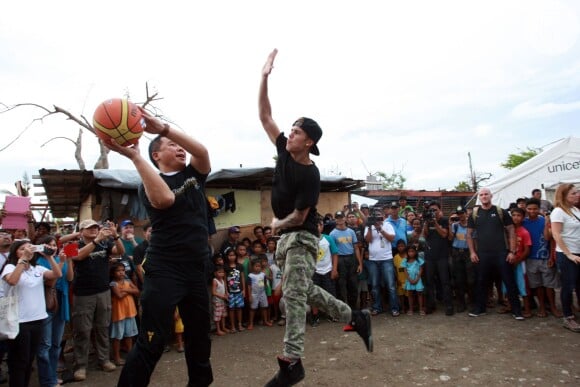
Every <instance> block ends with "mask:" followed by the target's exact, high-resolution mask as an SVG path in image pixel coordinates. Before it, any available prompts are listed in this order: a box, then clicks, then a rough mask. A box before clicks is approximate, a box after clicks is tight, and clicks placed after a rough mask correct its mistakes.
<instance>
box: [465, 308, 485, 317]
mask: <svg viewBox="0 0 580 387" xmlns="http://www.w3.org/2000/svg"><path fill="white" fill-rule="evenodd" d="M486 314H487V313H485V312H481V311H479V310H477V309H476V310H473V311H471V312H469V317H480V316H485V315H486Z"/></svg>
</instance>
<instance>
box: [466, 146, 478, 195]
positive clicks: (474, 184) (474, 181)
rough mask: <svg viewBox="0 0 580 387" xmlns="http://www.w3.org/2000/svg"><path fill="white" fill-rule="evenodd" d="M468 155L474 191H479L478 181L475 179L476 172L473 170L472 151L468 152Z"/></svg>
mask: <svg viewBox="0 0 580 387" xmlns="http://www.w3.org/2000/svg"><path fill="white" fill-rule="evenodd" d="M467 157H468V158H469V176H471V188H472V189H473V191H477V181H476V180H475V173H474V172H473V166H472V165H471V152H467Z"/></svg>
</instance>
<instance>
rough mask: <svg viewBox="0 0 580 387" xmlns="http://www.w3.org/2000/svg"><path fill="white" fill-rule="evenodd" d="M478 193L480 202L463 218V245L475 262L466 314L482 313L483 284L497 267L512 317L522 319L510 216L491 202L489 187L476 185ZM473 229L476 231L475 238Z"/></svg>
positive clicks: (513, 232)
mask: <svg viewBox="0 0 580 387" xmlns="http://www.w3.org/2000/svg"><path fill="white" fill-rule="evenodd" d="M478 195H479V201H480V202H481V206H480V207H476V208H474V209H473V213H472V215H471V216H470V217H469V219H468V221H467V245H468V246H469V252H470V257H471V262H473V263H474V264H476V265H478V271H477V273H478V278H477V285H476V290H475V293H476V294H475V297H476V307H475V309H474V310H473V311H471V312H470V313H469V316H471V317H479V316H482V315H485V314H486V312H485V306H486V299H487V287H488V285H489V282H490V279H491V278H492V277H491V276H492V273H493V272H494V271H497V272H499V273H500V274H501V279H502V281H503V282H504V284H505V286H506V290H507V294H508V298H509V301H510V305H511V307H512V314H513V317H514V318H515V319H516V320H523V319H524V317H523V316H522V305H521V303H520V299H519V295H518V290H517V287H516V282H515V276H514V266H513V263H514V262H515V258H516V256H515V254H516V246H517V245H516V243H517V241H516V236H515V231H514V224H513V222H512V218H511V216H510V215H509V214H508V213H507V211H503V210H502V209H501V208H499V207H498V206H495V205H493V204H491V198H492V197H493V195H492V194H491V191H490V190H489V188H482V189H480V190H479V194H478ZM474 231H476V232H477V234H476V236H477V237H476V238H475V239H474V238H473V236H474V235H473V232H474ZM506 232H507V233H506Z"/></svg>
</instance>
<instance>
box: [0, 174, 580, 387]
mask: <svg viewBox="0 0 580 387" xmlns="http://www.w3.org/2000/svg"><path fill="white" fill-rule="evenodd" d="M478 195H479V199H480V202H481V204H480V205H479V206H477V207H474V208H469V209H468V208H464V207H461V206H460V207H458V208H457V209H456V210H455V211H453V213H451V214H449V216H448V217H445V216H443V213H442V211H441V208H440V205H439V203H437V202H428V203H427V204H426V205H425V208H422V209H420V210H418V209H414V208H412V207H411V206H409V205H408V204H406V203H405V202H406V199H405V197H401V198H400V199H399V201H394V202H391V203H389V204H388V205H386V206H381V207H380V208H379V207H376V206H375V207H369V206H368V205H365V204H363V205H362V206H360V208H359V206H358V204H357V203H355V202H353V203H352V205H345V206H344V208H342V209H340V210H338V211H336V212H335V213H334V214H331V213H329V214H326V215H324V216H322V215H319V217H318V218H317V226H318V231H319V233H320V238H319V241H318V254H317V258H316V267H315V272H314V275H313V278H312V279H313V282H314V284H316V285H318V286H319V287H321V288H322V289H324V290H325V291H327V292H328V293H330V294H332V295H335V296H336V297H337V298H338V299H340V300H343V301H344V302H345V303H346V304H348V305H349V306H350V307H351V308H352V309H353V310H354V309H369V310H370V313H371V314H372V315H373V316H374V315H378V314H380V313H384V312H385V311H387V310H388V311H389V313H390V314H391V315H392V316H393V317H397V316H399V315H400V314H401V313H404V314H406V315H409V316H411V315H414V314H418V315H420V316H425V315H427V314H430V313H433V312H434V311H435V310H436V309H437V308H438V307H440V306H441V307H442V308H443V311H444V313H445V314H446V315H449V316H451V315H453V314H454V313H460V312H464V311H466V310H467V309H468V307H469V305H471V306H472V308H471V310H470V311H469V316H472V317H479V316H482V315H484V314H485V313H486V311H487V310H488V309H489V308H496V310H497V312H498V313H511V314H512V315H513V317H514V318H515V319H516V320H522V319H524V318H530V317H532V316H533V314H532V311H533V310H534V309H535V310H536V311H535V316H537V317H546V316H547V315H548V314H552V315H553V316H555V317H563V321H564V326H565V327H566V328H568V329H570V330H572V331H575V332H579V331H580V326H579V325H578V323H577V321H576V319H575V312H577V311H578V305H574V302H573V293H574V291H575V292H576V294H577V295H578V292H579V291H580V286H579V284H580V276H579V275H578V264H580V257H579V255H578V252H579V251H580V220H579V219H578V218H577V217H580V210H579V209H578V207H579V206H580V195H578V191H577V190H576V188H575V187H574V186H573V185H567V184H565V185H562V186H560V187H559V188H558V190H557V191H556V198H555V203H554V204H555V206H554V207H552V206H551V204H550V203H549V202H547V201H544V200H540V199H539V198H537V197H534V196H532V197H530V198H525V199H524V198H519V199H517V200H516V201H515V202H514V203H512V204H511V205H510V207H509V208H506V209H502V208H500V207H498V206H494V205H492V204H491V201H492V194H491V192H490V191H489V190H487V189H485V188H484V189H481V190H480V192H479V193H478ZM49 230H50V229H49ZM143 231H144V236H145V238H144V239H141V238H138V237H136V236H135V228H134V224H133V222H132V221H131V220H124V221H123V222H121V223H120V224H119V225H116V224H114V223H112V222H96V221H94V220H85V221H83V222H81V223H80V224H79V230H78V231H77V232H73V233H70V234H64V235H53V234H51V233H50V231H47V230H46V225H45V224H44V223H43V224H38V225H36V228H35V233H34V234H33V235H31V236H30V238H29V239H27V238H26V235H23V234H26V231H22V230H21V231H19V234H17V235H18V236H19V237H20V238H15V237H14V235H13V233H14V232H8V231H6V230H3V231H2V232H1V233H0V250H1V251H0V254H1V256H0V258H1V259H2V262H0V267H1V268H2V272H1V278H2V280H3V282H2V286H1V287H0V289H2V292H3V293H5V292H6V290H7V289H8V288H9V287H18V288H19V290H20V293H19V295H20V301H19V302H20V305H21V309H20V316H19V322H20V332H19V334H18V336H17V337H16V338H15V339H14V340H7V341H2V342H1V344H0V346H1V347H0V348H1V351H0V355H1V356H2V357H1V358H4V353H5V352H7V353H8V362H7V364H8V369H9V372H10V384H11V385H15V386H16V385H19V386H20V385H28V382H29V379H30V375H31V370H32V367H33V360H34V359H35V358H36V361H37V370H38V378H39V384H40V385H41V386H55V385H58V384H59V382H61V381H60V380H59V379H58V375H59V373H60V372H61V371H62V370H63V369H64V367H65V363H64V351H65V348H72V351H73V353H74V370H75V372H74V378H75V380H85V379H86V377H87V374H86V369H87V365H88V354H89V348H91V347H92V348H94V351H95V354H96V357H97V361H98V364H99V366H100V367H101V369H102V370H104V371H113V370H115V369H116V367H118V366H122V365H123V364H124V360H123V357H122V352H123V351H124V352H128V351H129V350H130V349H131V347H132V345H133V343H134V340H135V338H136V337H137V335H138V329H139V313H138V312H139V309H138V308H139V295H140V291H141V290H142V288H143V269H142V265H143V260H144V258H145V252H146V249H147V246H148V243H149V239H150V236H151V226H150V225H146V226H144V227H143ZM278 239H279V237H278V236H276V235H273V234H272V229H271V227H270V226H264V227H262V226H256V227H254V229H253V238H249V237H244V238H241V229H240V227H238V226H232V227H230V228H229V229H228V230H227V238H226V239H225V240H224V241H223V243H222V245H221V247H220V248H219V249H216V250H215V251H213V252H212V257H213V260H212V263H213V265H212V266H211V267H212V269H211V270H210V271H211V273H210V275H208V279H207V289H208V292H209V294H210V296H211V298H210V300H211V301H210V304H211V305H210V306H209V307H211V310H212V314H213V316H212V321H213V327H214V332H215V334H216V335H217V336H224V335H227V334H233V333H237V332H242V331H246V330H247V331H251V330H253V329H254V327H255V324H261V325H263V326H267V327H270V326H272V325H275V324H276V323H277V325H280V326H284V325H285V317H286V314H285V307H284V297H283V292H282V270H280V267H279V265H278V262H277V260H276V249H277V245H278ZM39 246H40V247H42V249H40V248H39ZM557 290H559V292H560V302H559V303H558V302H557V300H556V297H555V296H556V293H557ZM51 291H54V292H55V294H56V299H57V306H56V308H55V307H54V306H51V307H50V308H51V309H49V305H48V301H46V302H45V303H42V302H39V301H38V300H43V299H44V300H47V295H46V293H48V292H51ZM521 301H523V307H522V306H521ZM560 307H561V308H562V310H563V313H562V311H561V310H560ZM322 315H323V313H322V312H321V311H319V310H318V309H317V308H316V307H312V308H310V311H309V322H310V324H311V326H313V327H316V326H318V325H319V324H320V322H321V317H322ZM325 317H328V319H329V321H333V320H334V321H336V319H333V317H332V316H325ZM174 318H175V324H174V329H173V334H174V340H175V341H174V344H175V345H176V348H177V350H178V351H179V352H182V351H183V350H184V349H183V337H182V333H183V324H182V322H181V318H180V315H179V309H178V308H176V309H175V311H174ZM344 329H345V330H352V327H351V326H350V325H349V324H347V325H346V326H345V327H344ZM65 332H66V333H65ZM67 343H69V345H68V346H67V345H66V344H67ZM170 344H171V343H169V342H168V343H165V347H166V348H167V349H168V348H169V345H170ZM167 349H166V350H167ZM1 379H2V380H4V381H5V380H6V377H5V376H2V377H1Z"/></svg>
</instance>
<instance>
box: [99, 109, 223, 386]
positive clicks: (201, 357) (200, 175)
mask: <svg viewBox="0 0 580 387" xmlns="http://www.w3.org/2000/svg"><path fill="white" fill-rule="evenodd" d="M141 110H142V113H143V117H144V119H145V122H146V125H147V127H146V128H145V131H147V132H148V133H152V134H157V135H158V136H157V137H156V138H155V139H154V140H153V141H152V142H151V144H150V145H149V158H150V159H151V161H152V162H153V164H154V165H155V166H156V167H157V168H158V169H159V171H160V172H161V173H158V172H157V171H155V169H154V168H152V167H151V165H150V164H149V163H147V161H146V160H145V158H143V157H142V156H141V154H140V152H139V148H138V146H137V145H135V146H134V147H122V146H120V145H117V144H116V143H107V144H106V145H107V146H108V147H109V148H110V149H112V150H114V151H116V152H118V153H120V154H122V155H124V156H126V157H128V158H129V159H130V160H131V161H132V162H133V164H134V165H135V168H136V169H137V172H139V175H140V176H141V179H142V180H143V184H142V185H141V186H140V187H139V197H140V199H141V200H142V201H143V203H144V205H145V208H146V209H147V213H148V215H149V220H150V221H151V226H152V228H153V232H152V234H151V239H150V241H149V247H148V249H147V252H146V258H145V261H144V263H143V270H144V271H145V282H144V285H143V292H142V293H141V305H142V311H143V314H142V317H141V326H140V330H139V337H138V339H137V342H136V344H135V346H134V347H133V349H132V350H131V352H130V353H129V354H128V355H127V359H126V364H125V367H124V368H123V371H122V372H121V376H120V377H119V382H118V386H123V387H127V386H146V385H148V384H149V381H150V378H151V374H152V373H153V370H154V369H155V365H156V364H157V362H158V361H159V359H160V357H161V355H162V354H163V349H164V348H165V344H166V343H167V342H168V340H169V339H170V337H171V332H172V326H173V315H174V312H175V307H176V306H177V307H179V314H180V316H181V319H182V320H183V324H184V329H185V330H184V333H183V337H184V340H185V358H186V362H187V371H188V375H189V384H188V385H189V386H209V385H210V384H211V383H212V381H213V375H212V369H211V364H210V361H209V358H210V351H211V342H210V338H209V331H210V313H209V296H208V292H207V287H206V283H207V281H206V265H207V263H208V262H209V244H208V223H207V222H208V218H207V204H206V197H205V193H204V188H205V181H206V178H207V175H208V174H209V172H210V169H211V166H210V159H209V154H208V151H207V149H206V148H205V146H204V145H202V144H201V143H200V142H198V141H196V140H194V139H193V138H191V137H189V136H187V135H186V134H184V133H183V132H180V131H177V130H175V129H173V128H171V127H170V126H169V125H168V124H163V123H162V122H160V121H159V120H157V119H156V118H154V117H152V116H150V115H149V114H148V113H147V112H146V111H145V110H143V109H141ZM188 153H189V154H190V157H191V159H190V162H189V164H187V163H186V159H187V154H188Z"/></svg>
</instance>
